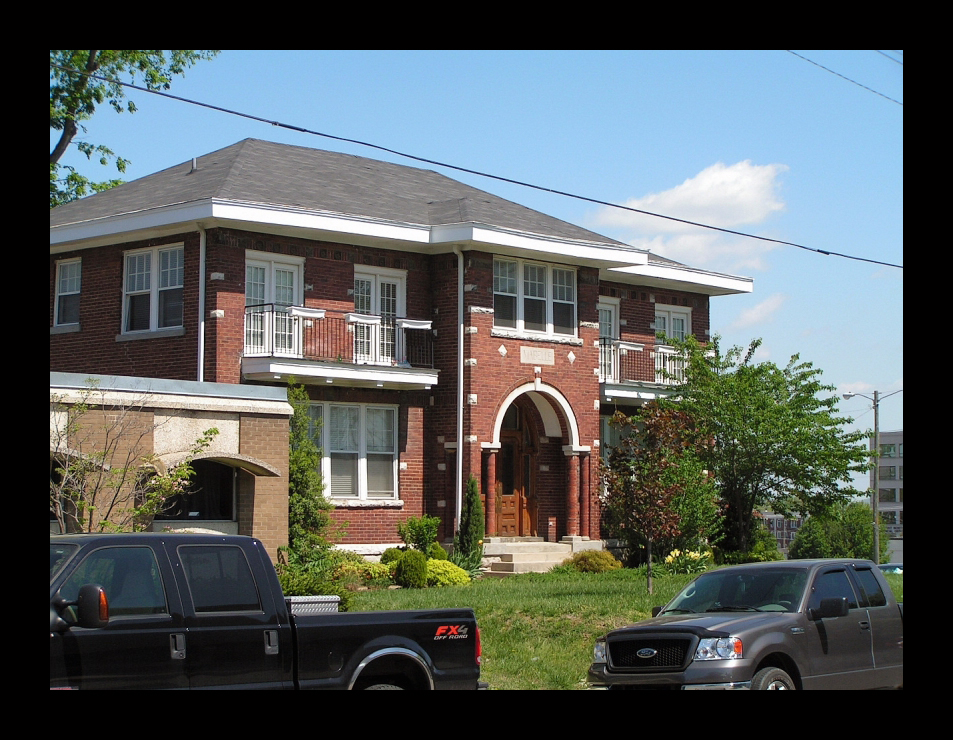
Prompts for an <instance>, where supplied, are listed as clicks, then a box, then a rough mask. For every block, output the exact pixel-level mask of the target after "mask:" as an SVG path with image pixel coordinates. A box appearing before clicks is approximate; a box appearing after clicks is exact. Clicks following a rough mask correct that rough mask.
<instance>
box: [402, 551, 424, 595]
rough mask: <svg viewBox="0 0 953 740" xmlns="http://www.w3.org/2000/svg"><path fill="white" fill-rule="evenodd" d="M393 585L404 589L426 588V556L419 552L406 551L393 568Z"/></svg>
mask: <svg viewBox="0 0 953 740" xmlns="http://www.w3.org/2000/svg"><path fill="white" fill-rule="evenodd" d="M394 583H396V584H397V585H398V586H403V587H404V588H426V587H427V556H426V555H424V554H423V553H422V552H420V551H419V550H408V551H407V552H405V553H404V554H403V555H401V556H400V560H398V561H397V565H396V566H395V568H394Z"/></svg>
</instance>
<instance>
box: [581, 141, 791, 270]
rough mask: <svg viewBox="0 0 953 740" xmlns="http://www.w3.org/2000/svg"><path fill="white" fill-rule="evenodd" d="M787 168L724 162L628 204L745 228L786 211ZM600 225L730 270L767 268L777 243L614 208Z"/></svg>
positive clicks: (673, 254)
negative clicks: (782, 182) (782, 181)
mask: <svg viewBox="0 0 953 740" xmlns="http://www.w3.org/2000/svg"><path fill="white" fill-rule="evenodd" d="M787 169H788V168H787V166H786V165H782V164H768V165H755V164H752V163H751V161H750V160H744V161H743V162H738V163H737V164H733V165H730V166H729V165H725V164H723V163H721V162H719V163H717V164H713V165H712V166H711V167H707V168H706V169H704V170H702V171H701V172H699V173H698V174H697V175H696V176H695V177H691V178H689V179H687V180H685V182H683V183H682V184H681V185H677V186H675V187H674V188H671V189H669V190H664V191H662V192H660V193H650V194H649V195H646V196H644V197H642V198H632V199H630V200H628V201H626V202H625V203H624V204H623V205H625V206H628V207H629V208H637V209H639V210H642V211H650V212H652V213H658V214H662V215H665V216H672V217H674V218H680V219H685V220H686V221H694V222H696V223H703V224H708V225H710V226H718V227H720V228H724V229H733V230H736V231H745V230H748V229H750V227H751V226H753V225H756V224H761V223H763V222H764V221H766V220H767V219H768V218H769V217H770V216H771V215H772V214H774V213H777V212H779V211H782V210H784V201H783V200H781V198H780V195H779V193H778V191H779V189H780V183H779V176H780V175H781V174H782V173H784V172H786V171H787ZM595 226H596V227H598V228H602V229H603V230H610V231H614V232H616V234H617V238H620V239H621V240H624V241H627V242H628V243H630V244H632V245H633V246H638V247H640V248H647V249H650V250H651V251H652V252H654V253H655V254H658V255H661V256H664V257H669V258H671V259H674V260H678V261H679V262H685V263H686V264H688V265H691V266H694V267H704V268H709V269H714V270H722V271H725V272H737V271H739V270H741V271H744V270H751V269H757V270H761V269H764V268H765V265H764V262H763V257H764V255H765V254H766V253H767V252H769V251H771V250H772V249H775V248H777V246H778V245H772V244H770V243H769V242H763V241H758V240H755V239H748V238H745V237H741V236H734V235H731V234H724V233H721V232H717V231H712V230H709V229H702V228H700V227H697V226H690V225H688V224H684V223H680V222H677V221H670V220H668V219H662V218H655V217H653V216H646V215H643V214H639V213H632V212H631V211H624V210H621V209H618V208H609V207H604V208H602V209H600V210H599V211H598V212H597V214H596V216H595ZM752 233H756V232H752Z"/></svg>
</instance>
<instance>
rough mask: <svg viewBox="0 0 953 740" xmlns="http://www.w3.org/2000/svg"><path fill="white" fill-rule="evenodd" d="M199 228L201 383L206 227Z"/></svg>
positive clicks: (202, 376) (200, 377) (200, 371)
mask: <svg viewBox="0 0 953 740" xmlns="http://www.w3.org/2000/svg"><path fill="white" fill-rule="evenodd" d="M198 229H199V331H198V335H199V346H198V355H199V366H198V372H197V373H196V377H197V379H198V381H199V383H201V382H203V381H204V380H205V229H204V228H203V227H202V225H201V224H198Z"/></svg>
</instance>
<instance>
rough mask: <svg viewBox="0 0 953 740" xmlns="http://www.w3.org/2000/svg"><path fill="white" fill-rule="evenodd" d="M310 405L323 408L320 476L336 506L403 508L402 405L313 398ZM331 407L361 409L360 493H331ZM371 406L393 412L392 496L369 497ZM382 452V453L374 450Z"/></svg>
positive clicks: (358, 481)
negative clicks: (368, 415) (401, 465)
mask: <svg viewBox="0 0 953 740" xmlns="http://www.w3.org/2000/svg"><path fill="white" fill-rule="evenodd" d="M311 406H312V407H315V406H320V407H321V408H322V411H321V420H322V423H321V430H320V434H319V435H318V437H317V438H316V440H315V444H317V445H318V447H319V448H320V449H321V455H322V457H321V477H322V478H323V479H324V483H325V485H324V491H325V496H327V498H328V500H329V501H330V502H331V503H333V504H334V505H335V506H340V507H353V508H361V507H385V508H386V507H402V506H403V505H404V504H403V501H401V500H400V479H399V471H400V464H399V460H400V450H399V424H400V412H399V409H400V407H399V406H395V405H392V404H384V403H337V402H334V401H312V402H311ZM332 406H341V407H350V408H358V409H360V438H359V442H358V443H359V449H358V450H357V496H332V495H331V493H330V480H331V452H330V444H329V442H330V437H329V435H330V430H329V426H330V425H329V423H328V422H329V419H330V410H331V407H332ZM368 409H388V410H390V411H392V412H393V414H394V451H393V461H392V464H393V466H394V468H393V480H394V491H393V494H392V495H391V496H390V497H374V498H371V497H369V496H368V492H367V485H368V483H367V455H368V452H367V411H368ZM371 454H381V453H371Z"/></svg>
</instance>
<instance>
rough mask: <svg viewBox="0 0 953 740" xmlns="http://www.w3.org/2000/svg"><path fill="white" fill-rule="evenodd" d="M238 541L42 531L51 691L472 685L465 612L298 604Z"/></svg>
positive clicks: (473, 664) (476, 662)
mask: <svg viewBox="0 0 953 740" xmlns="http://www.w3.org/2000/svg"><path fill="white" fill-rule="evenodd" d="M300 611H301V609H299V608H298V607H296V602H295V601H294V600H292V599H286V598H285V596H284V594H283V593H282V591H281V584H280V583H279V581H278V577H277V575H276V573H275V569H274V566H273V565H272V563H271V560H270V559H269V558H268V556H267V554H266V553H265V551H264V548H263V546H262V544H261V542H259V541H258V540H255V539H252V538H250V537H234V536H224V535H222V536H216V535H185V534H169V535H166V534H145V533H143V534H125V535H122V534H116V535H51V536H50V688H51V689H115V688H123V689H140V688H168V689H205V688H235V689H271V688H274V689H382V688H388V689H389V688H400V689H476V688H482V687H483V685H481V684H480V682H479V678H480V634H479V630H478V629H477V625H476V619H475V617H474V614H473V610H471V609H439V610H433V611H394V612H363V613H337V612H336V611H329V612H324V613H311V614H302V613H299V612H300Z"/></svg>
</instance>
